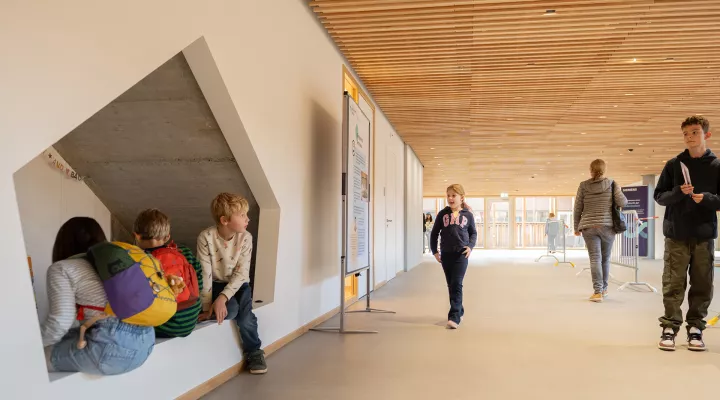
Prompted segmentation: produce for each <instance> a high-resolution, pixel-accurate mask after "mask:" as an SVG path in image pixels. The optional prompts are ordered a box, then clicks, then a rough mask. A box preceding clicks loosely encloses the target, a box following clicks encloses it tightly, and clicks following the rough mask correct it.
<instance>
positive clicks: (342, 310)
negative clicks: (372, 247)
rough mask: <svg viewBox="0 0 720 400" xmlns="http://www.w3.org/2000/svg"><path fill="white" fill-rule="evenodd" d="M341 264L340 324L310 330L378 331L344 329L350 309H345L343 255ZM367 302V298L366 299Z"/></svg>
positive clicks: (340, 331) (341, 331) (342, 331)
mask: <svg viewBox="0 0 720 400" xmlns="http://www.w3.org/2000/svg"><path fill="white" fill-rule="evenodd" d="M340 263H341V264H342V271H343V273H342V274H340V276H341V277H342V278H341V279H340V325H339V326H335V327H320V328H312V329H310V330H311V331H314V332H337V333H350V334H353V333H378V332H377V331H367V330H357V329H345V314H347V313H348V312H350V311H345V282H344V279H345V257H342V261H341V262H340ZM367 274H368V276H370V270H369V269H368V271H367ZM369 294H370V291H369V290H368V296H369ZM368 304H369V300H368Z"/></svg>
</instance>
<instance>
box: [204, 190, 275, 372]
mask: <svg viewBox="0 0 720 400" xmlns="http://www.w3.org/2000/svg"><path fill="white" fill-rule="evenodd" d="M210 208H211V211H212V215H213V218H214V219H215V226H212V227H210V228H207V229H205V230H204V231H202V232H201V233H200V236H198V249H197V256H198V259H199V260H200V265H202V270H203V280H204V282H207V283H208V284H207V285H204V286H203V290H202V293H201V296H200V297H201V299H202V304H203V312H202V313H201V314H200V320H201V321H204V320H207V319H209V318H210V316H211V315H212V314H215V318H216V319H217V321H218V323H219V324H222V321H223V320H225V319H234V320H235V323H236V324H237V326H238V329H239V330H240V338H241V339H242V344H243V350H244V352H245V360H246V364H247V368H248V370H249V371H250V373H251V374H255V375H258V374H264V373H266V372H267V364H266V363H265V352H264V351H263V350H262V349H261V345H262V343H261V341H260V336H259V334H258V323H257V318H256V317H255V314H254V313H253V310H252V293H251V289H250V258H251V256H252V234H250V232H248V231H247V226H248V223H249V222H250V218H248V215H247V213H248V211H249V208H250V207H249V205H248V202H247V200H246V199H245V198H243V197H241V196H238V195H235V194H230V193H221V194H219V195H217V197H215V199H214V200H213V201H212V205H211V207H210Z"/></svg>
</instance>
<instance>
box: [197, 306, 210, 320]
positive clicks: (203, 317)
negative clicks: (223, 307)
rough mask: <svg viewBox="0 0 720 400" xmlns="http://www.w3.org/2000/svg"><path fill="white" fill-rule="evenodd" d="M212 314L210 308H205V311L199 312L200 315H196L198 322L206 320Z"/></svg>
mask: <svg viewBox="0 0 720 400" xmlns="http://www.w3.org/2000/svg"><path fill="white" fill-rule="evenodd" d="M211 316H212V309H210V310H207V311H205V312H201V313H200V315H198V322H203V321H207V320H209V319H210V317H211Z"/></svg>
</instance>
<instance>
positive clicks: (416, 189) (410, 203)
mask: <svg viewBox="0 0 720 400" xmlns="http://www.w3.org/2000/svg"><path fill="white" fill-rule="evenodd" d="M422 196H423V165H422V163H421V162H420V159H418V157H417V155H416V154H415V152H414V151H413V150H412V148H411V147H410V146H405V238H406V240H405V260H406V262H405V268H406V269H407V270H410V269H412V268H414V267H415V266H417V265H418V264H420V262H422V253H423V220H422V218H423V214H424V213H423V197H422Z"/></svg>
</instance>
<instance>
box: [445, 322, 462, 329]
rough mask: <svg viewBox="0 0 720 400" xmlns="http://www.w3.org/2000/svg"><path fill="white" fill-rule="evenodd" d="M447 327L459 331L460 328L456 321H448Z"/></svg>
mask: <svg viewBox="0 0 720 400" xmlns="http://www.w3.org/2000/svg"><path fill="white" fill-rule="evenodd" d="M445 327H446V328H448V329H457V328H459V327H460V325H458V323H457V322H455V321H448V322H447V325H445Z"/></svg>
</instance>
